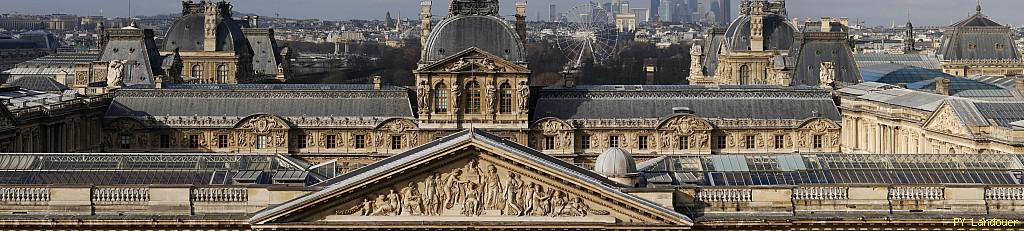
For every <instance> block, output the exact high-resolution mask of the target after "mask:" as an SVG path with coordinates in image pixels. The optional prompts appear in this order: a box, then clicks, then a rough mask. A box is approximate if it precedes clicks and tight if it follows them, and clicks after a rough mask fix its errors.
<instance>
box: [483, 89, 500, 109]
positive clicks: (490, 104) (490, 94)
mask: <svg viewBox="0 0 1024 231" xmlns="http://www.w3.org/2000/svg"><path fill="white" fill-rule="evenodd" d="M484 92H485V93H486V97H485V98H486V99H487V111H488V112H495V111H497V110H495V109H497V108H495V107H494V106H495V104H496V103H497V101H498V98H497V97H495V94H496V93H497V92H498V88H496V87H494V84H487V88H486V91H484Z"/></svg>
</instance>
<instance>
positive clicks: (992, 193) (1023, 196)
mask: <svg viewBox="0 0 1024 231" xmlns="http://www.w3.org/2000/svg"><path fill="white" fill-rule="evenodd" d="M985 200H1024V187H1020V186H1013V187H990V188H988V190H985Z"/></svg>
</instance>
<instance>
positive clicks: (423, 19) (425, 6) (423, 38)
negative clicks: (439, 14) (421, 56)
mask: <svg viewBox="0 0 1024 231" xmlns="http://www.w3.org/2000/svg"><path fill="white" fill-rule="evenodd" d="M431 4H433V3H431V2H430V1H423V2H420V47H421V49H426V48H427V39H429V38H430V10H431V8H430V7H431Z"/></svg>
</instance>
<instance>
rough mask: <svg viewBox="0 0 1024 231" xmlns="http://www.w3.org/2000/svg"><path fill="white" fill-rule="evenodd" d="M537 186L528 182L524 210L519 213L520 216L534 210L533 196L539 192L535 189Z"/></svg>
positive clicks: (524, 192)
mask: <svg viewBox="0 0 1024 231" xmlns="http://www.w3.org/2000/svg"><path fill="white" fill-rule="evenodd" d="M536 187H537V185H536V184H534V183H533V182H530V183H528V184H527V186H526V188H525V190H523V199H522V203H523V211H522V212H521V213H519V216H525V215H530V213H531V212H533V209H534V208H533V197H534V195H536V193H537V191H536V190H534V189H536Z"/></svg>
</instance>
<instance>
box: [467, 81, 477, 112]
mask: <svg viewBox="0 0 1024 231" xmlns="http://www.w3.org/2000/svg"><path fill="white" fill-rule="evenodd" d="M466 113H480V84H477V83H476V82H475V81H474V82H469V84H466Z"/></svg>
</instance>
